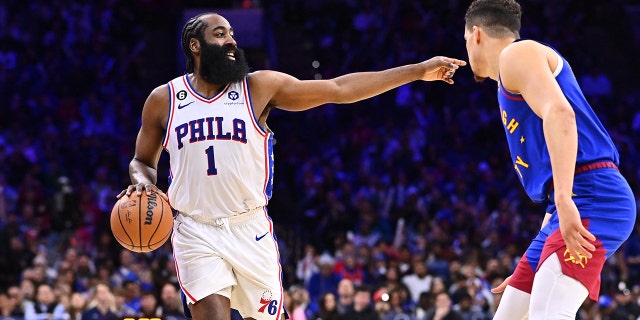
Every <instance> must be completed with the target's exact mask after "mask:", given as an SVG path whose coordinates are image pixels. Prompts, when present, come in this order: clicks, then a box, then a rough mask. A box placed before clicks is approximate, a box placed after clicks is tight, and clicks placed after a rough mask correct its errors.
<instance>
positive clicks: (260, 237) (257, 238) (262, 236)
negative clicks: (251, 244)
mask: <svg viewBox="0 0 640 320" xmlns="http://www.w3.org/2000/svg"><path fill="white" fill-rule="evenodd" d="M268 233H269V232H267V233H265V234H263V235H261V236H259V237H258V236H257V235H256V241H260V240H261V239H262V238H264V236H266V235H267V234H268Z"/></svg>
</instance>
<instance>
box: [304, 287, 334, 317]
mask: <svg viewBox="0 0 640 320" xmlns="http://www.w3.org/2000/svg"><path fill="white" fill-rule="evenodd" d="M336 300H337V299H336V296H335V294H333V293H331V292H326V293H325V294H323V295H322V296H321V297H320V300H319V301H318V305H319V310H318V312H317V313H316V314H315V315H313V317H311V320H340V313H339V312H338V304H337V301H336Z"/></svg>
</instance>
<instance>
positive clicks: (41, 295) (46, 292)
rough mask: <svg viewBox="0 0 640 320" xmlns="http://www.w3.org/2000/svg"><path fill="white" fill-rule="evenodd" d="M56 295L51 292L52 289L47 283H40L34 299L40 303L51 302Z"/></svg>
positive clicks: (47, 303)
mask: <svg viewBox="0 0 640 320" xmlns="http://www.w3.org/2000/svg"><path fill="white" fill-rule="evenodd" d="M55 299H56V297H55V295H54V294H53V289H51V287H50V286H49V285H47V284H41V285H40V286H39V287H38V293H37V295H36V300H37V301H38V302H39V303H42V304H46V305H49V304H52V303H53V302H54V301H55Z"/></svg>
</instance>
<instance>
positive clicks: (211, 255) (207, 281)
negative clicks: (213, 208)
mask: <svg viewBox="0 0 640 320" xmlns="http://www.w3.org/2000/svg"><path fill="white" fill-rule="evenodd" d="M172 244H173V252H174V258H175V263H176V270H177V274H178V280H179V282H180V286H181V288H182V290H183V292H184V295H185V296H186V299H187V302H188V303H196V302H197V301H199V300H200V299H202V298H204V297H207V296H209V295H211V294H219V295H223V296H225V297H227V298H229V299H230V300H231V307H232V308H234V309H237V310H238V311H239V312H240V314H241V315H242V317H244V318H248V317H251V318H255V319H257V320H267V319H268V320H279V319H280V315H281V314H283V312H284V311H283V308H284V306H283V305H282V303H283V293H282V267H281V265H280V254H279V252H278V245H277V243H276V238H275V234H274V231H273V223H272V221H271V218H269V216H268V215H267V212H266V209H265V208H260V209H257V210H254V211H253V212H249V213H246V214H241V215H237V216H232V217H229V218H220V219H215V220H211V221H204V220H203V219H198V218H197V217H194V218H192V217H188V216H185V215H184V214H182V213H181V214H179V215H178V216H177V217H176V219H175V224H174V227H173V237H172Z"/></svg>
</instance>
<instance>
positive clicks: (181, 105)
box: [178, 101, 195, 109]
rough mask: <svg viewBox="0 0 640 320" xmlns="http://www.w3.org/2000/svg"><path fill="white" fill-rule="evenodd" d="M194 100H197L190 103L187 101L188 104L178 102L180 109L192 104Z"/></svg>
mask: <svg viewBox="0 0 640 320" xmlns="http://www.w3.org/2000/svg"><path fill="white" fill-rule="evenodd" d="M194 102H195V101H191V102H189V103H187V104H179V103H178V109H182V108H184V107H186V106H188V105H190V104H192V103H194Z"/></svg>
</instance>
